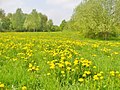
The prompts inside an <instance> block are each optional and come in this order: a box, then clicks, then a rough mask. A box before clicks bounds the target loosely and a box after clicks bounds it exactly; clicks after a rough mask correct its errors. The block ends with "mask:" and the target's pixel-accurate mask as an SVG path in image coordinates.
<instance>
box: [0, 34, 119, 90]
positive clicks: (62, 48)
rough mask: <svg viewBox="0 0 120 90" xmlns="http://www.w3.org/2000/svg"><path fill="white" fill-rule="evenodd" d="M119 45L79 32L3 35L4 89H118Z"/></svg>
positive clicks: (0, 71)
mask: <svg viewBox="0 0 120 90" xmlns="http://www.w3.org/2000/svg"><path fill="white" fill-rule="evenodd" d="M119 83H120V42H119V41H114V40H112V41H100V40H90V39H84V38H82V37H81V36H80V34H79V33H78V32H74V33H72V32H69V33H68V32H57V33H15V32H14V33H0V89H1V90H119V89H120V85H119Z"/></svg>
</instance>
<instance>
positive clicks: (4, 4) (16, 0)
mask: <svg viewBox="0 0 120 90" xmlns="http://www.w3.org/2000/svg"><path fill="white" fill-rule="evenodd" d="M80 2H81V0H0V8H2V9H3V10H4V11H5V12H6V13H10V12H12V13H14V12H15V11H16V9H17V8H22V10H23V12H24V13H30V12H31V11H32V9H36V10H37V11H38V12H41V13H43V14H45V15H47V16H48V18H49V19H52V20H53V22H54V24H56V25H59V24H60V23H61V21H62V20H64V19H65V20H69V19H70V17H71V16H72V14H73V11H74V8H75V7H76V6H77V5H78V4H79V3H80Z"/></svg>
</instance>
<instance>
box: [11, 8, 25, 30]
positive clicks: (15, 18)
mask: <svg viewBox="0 0 120 90" xmlns="http://www.w3.org/2000/svg"><path fill="white" fill-rule="evenodd" d="M24 21H25V16H24V13H23V12H22V10H21V8H18V9H17V10H16V13H14V14H13V15H12V18H11V23H12V28H13V29H14V31H23V24H24Z"/></svg>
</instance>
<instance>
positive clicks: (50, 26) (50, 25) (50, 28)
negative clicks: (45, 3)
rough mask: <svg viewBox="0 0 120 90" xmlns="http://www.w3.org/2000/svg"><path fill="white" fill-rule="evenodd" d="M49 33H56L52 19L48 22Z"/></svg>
mask: <svg viewBox="0 0 120 90" xmlns="http://www.w3.org/2000/svg"><path fill="white" fill-rule="evenodd" d="M47 31H48V32H49V31H54V29H53V21H52V19H50V20H48V22H47Z"/></svg>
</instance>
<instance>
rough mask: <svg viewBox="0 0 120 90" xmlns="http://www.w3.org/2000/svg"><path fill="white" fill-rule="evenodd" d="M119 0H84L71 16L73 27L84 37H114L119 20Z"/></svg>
mask: <svg viewBox="0 0 120 90" xmlns="http://www.w3.org/2000/svg"><path fill="white" fill-rule="evenodd" d="M119 18H120V1H119V0H84V2H82V3H81V4H80V5H78V6H77V7H76V9H75V12H74V14H73V16H72V18H71V22H72V24H73V27H72V28H74V29H78V30H80V31H81V33H83V35H84V36H85V37H89V38H101V39H109V38H111V37H116V36H117V34H118V33H117V32H118V29H117V27H118V24H119V22H120V20H119Z"/></svg>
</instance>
